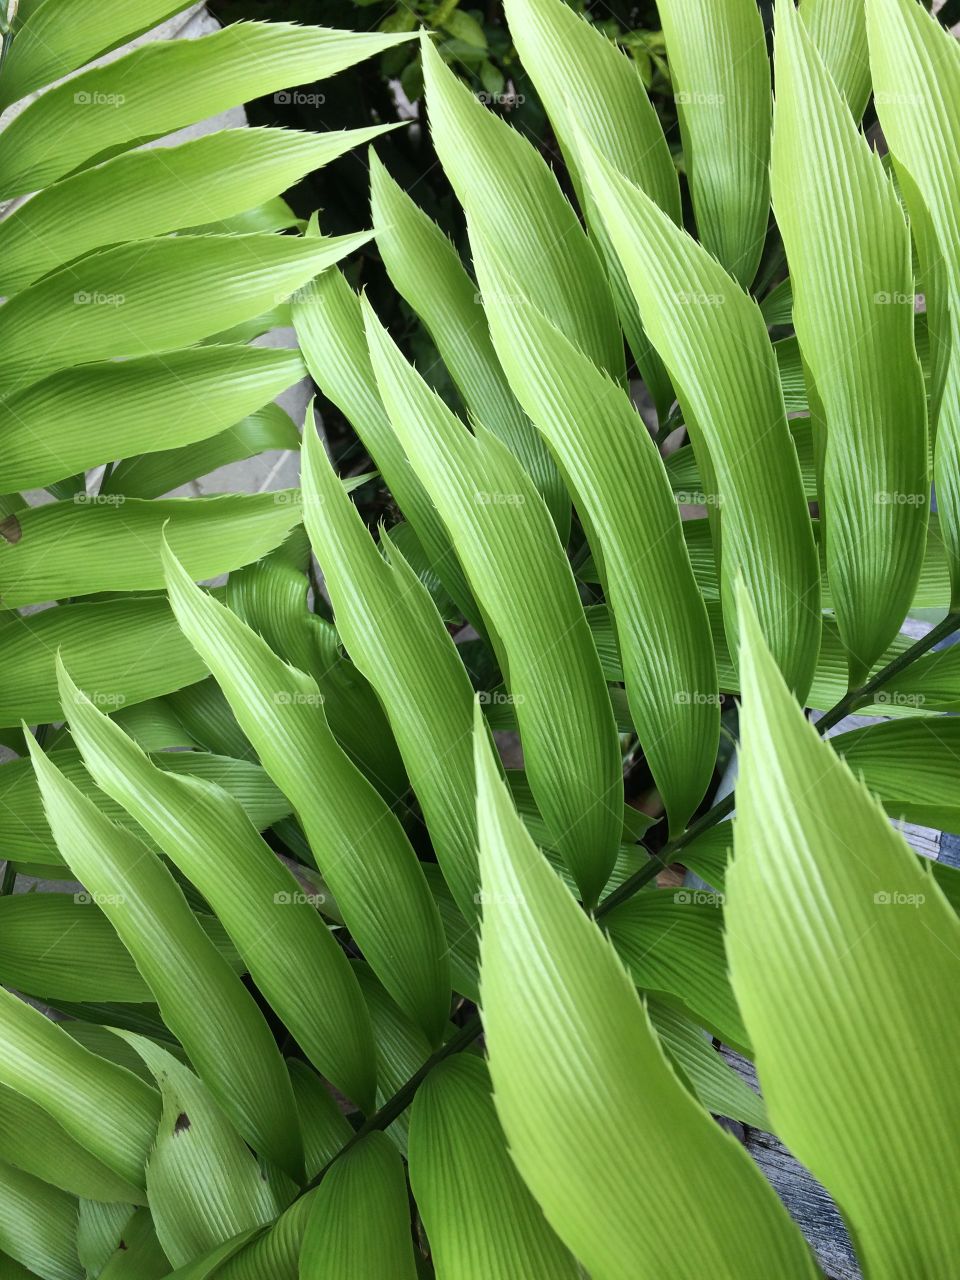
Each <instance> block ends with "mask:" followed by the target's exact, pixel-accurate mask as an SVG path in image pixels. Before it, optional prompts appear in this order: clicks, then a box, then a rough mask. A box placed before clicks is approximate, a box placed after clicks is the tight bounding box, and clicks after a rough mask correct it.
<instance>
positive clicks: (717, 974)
mask: <svg viewBox="0 0 960 1280" xmlns="http://www.w3.org/2000/svg"><path fill="white" fill-rule="evenodd" d="M721 904H722V895H720V894H716V893H710V892H705V891H701V890H699V889H686V888H683V889H652V890H650V891H648V892H646V893H638V894H635V895H634V897H632V898H630V899H629V900H628V901H626V902H624V903H621V905H620V906H618V907H614V909H613V910H612V911H611V912H610V913H609V915H607V916H605V917H604V921H603V927H604V929H605V930H606V932H607V933H608V934H609V936H610V941H611V942H612V943H613V945H614V946H615V947H616V949H617V954H618V955H619V956H620V959H621V960H622V961H623V963H624V964H625V965H626V966H627V968H628V969H629V970H630V976H631V977H632V978H633V980H634V982H635V983H636V984H637V986H638V987H640V989H641V990H643V991H649V992H651V993H652V994H655V995H657V996H659V997H660V998H661V999H663V1000H665V1001H666V1002H668V1003H671V1004H674V1005H677V1006H679V1007H680V1008H681V1009H682V1010H684V1011H685V1012H686V1013H688V1014H689V1015H690V1016H691V1017H693V1018H696V1019H697V1020H698V1021H699V1022H701V1023H703V1024H704V1026H707V1027H709V1028H710V1030H711V1031H712V1032H713V1033H714V1035H716V1036H718V1037H719V1038H720V1039H721V1040H723V1041H724V1043H725V1044H729V1045H731V1046H732V1047H733V1048H735V1049H739V1050H740V1051H741V1052H743V1053H750V1041H749V1038H748V1036H747V1033H746V1031H745V1029H744V1026H743V1022H742V1021H741V1018H740V1013H739V1011H738V1009H737V1002H736V1000H735V999H734V996H733V992H732V991H731V990H730V984H729V982H728V980H727V975H726V965H725V961H724V950H723V911H722V909H721Z"/></svg>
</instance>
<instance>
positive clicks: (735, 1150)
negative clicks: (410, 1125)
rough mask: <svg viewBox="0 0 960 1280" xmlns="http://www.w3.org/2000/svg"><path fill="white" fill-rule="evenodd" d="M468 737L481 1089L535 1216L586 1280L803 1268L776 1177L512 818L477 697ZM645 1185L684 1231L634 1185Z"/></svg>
mask: <svg viewBox="0 0 960 1280" xmlns="http://www.w3.org/2000/svg"><path fill="white" fill-rule="evenodd" d="M475 744H476V763H477V785H478V797H477V815H478V823H479V829H480V867H481V873H482V878H483V886H484V892H485V894H487V895H489V896H488V897H487V901H486V903H485V906H484V920H483V929H482V933H481V948H480V952H481V1000H482V1006H483V1022H484V1029H485V1032H486V1039H487V1051H488V1053H489V1057H490V1074H491V1077H492V1080H493V1097H494V1103H495V1105H496V1108H497V1114H498V1115H499V1117H500V1123H501V1124H502V1126H503V1130H504V1133H505V1134H506V1138H507V1142H508V1144H509V1147H510V1153H511V1155H512V1157H513V1160H514V1163H515V1164H516V1166H517V1168H518V1169H519V1171H520V1174H521V1176H522V1177H523V1179H524V1180H525V1182H526V1183H527V1186H528V1187H529V1188H530V1190H531V1191H532V1193H533V1195H534V1197H535V1198H536V1199H537V1200H538V1201H539V1203H540V1206H541V1208H542V1209H543V1211H544V1214H545V1216H546V1218H547V1221H548V1222H549V1223H550V1224H551V1225H552V1227H553V1229H554V1230H555V1231H556V1233H557V1235H559V1236H560V1238H561V1240H563V1241H564V1243H565V1244H567V1245H568V1247H569V1248H570V1249H572V1251H573V1252H574V1254H575V1255H576V1256H577V1258H579V1260H580V1261H581V1263H583V1265H584V1267H585V1268H586V1269H587V1270H588V1271H589V1272H590V1273H591V1275H593V1276H596V1277H597V1280H643V1278H645V1277H650V1278H651V1280H653V1277H661V1276H664V1275H683V1276H700V1275H712V1276H723V1277H728V1278H729V1280H742V1278H743V1277H744V1276H748V1275H750V1276H761V1275H763V1276H767V1275H769V1276H774V1275H775V1276H784V1277H787V1276H790V1277H793V1276H803V1277H808V1278H809V1280H813V1277H814V1276H815V1274H816V1270H815V1268H814V1266H813V1263H812V1260H811V1258H810V1256H809V1254H808V1252H807V1248H806V1245H805V1243H804V1240H803V1237H802V1236H801V1235H800V1232H799V1230H798V1229H797V1228H796V1227H795V1226H794V1224H793V1223H792V1222H791V1221H790V1218H789V1217H788V1216H787V1213H786V1210H784V1209H783V1207H782V1206H781V1205H780V1203H779V1201H778V1200H777V1197H776V1195H775V1193H774V1191H773V1189H772V1188H771V1187H770V1185H769V1183H767V1182H766V1181H765V1179H764V1177H763V1175H762V1174H761V1173H760V1171H759V1169H758V1168H757V1167H756V1165H754V1164H753V1162H752V1160H751V1159H750V1157H749V1156H748V1155H747V1153H746V1151H745V1150H744V1149H743V1147H741V1146H740V1145H739V1144H738V1143H737V1142H736V1141H734V1139H733V1138H732V1137H731V1136H730V1135H729V1134H727V1133H724V1132H722V1131H721V1130H720V1129H719V1128H717V1126H716V1125H715V1124H714V1122H713V1120H712V1119H711V1118H710V1117H709V1115H708V1114H707V1113H706V1112H705V1111H704V1110H703V1109H702V1108H701V1107H700V1105H699V1103H697V1102H696V1101H695V1100H694V1099H693V1098H692V1097H691V1096H690V1095H689V1093H688V1092H687V1090H686V1089H685V1088H684V1086H683V1085H682V1084H681V1083H680V1081H679V1080H678V1079H677V1077H676V1075H675V1074H674V1072H673V1070H672V1068H671V1067H670V1066H669V1064H668V1063H667V1061H666V1059H665V1057H664V1055H663V1050H662V1049H661V1047H660V1044H659V1041H658V1040H657V1037H656V1033H655V1032H654V1031H653V1028H652V1027H651V1026H650V1022H649V1020H648V1017H647V1013H646V1010H645V1009H644V1007H643V1005H642V1004H641V1002H640V999H639V997H638V996H637V992H636V989H635V988H634V986H633V983H632V982H631V980H630V978H629V977H628V976H627V973H626V971H625V970H624V969H623V968H622V966H621V965H620V962H619V961H618V960H617V958H616V955H615V953H614V951H613V949H612V948H611V947H610V945H609V943H608V942H607V941H606V940H605V939H604V937H603V935H602V934H601V932H600V930H599V929H598V928H597V926H596V925H595V924H594V922H593V921H592V920H591V919H590V918H589V917H588V916H587V915H586V914H585V913H584V912H583V911H581V910H580V908H579V907H578V905H577V903H576V901H575V900H574V898H573V897H572V896H571V894H570V893H568V891H567V890H566V889H565V888H564V886H563V885H562V884H561V882H560V881H559V879H558V878H557V876H556V875H555V874H554V872H553V871H551V869H550V867H549V865H548V863H547V862H546V860H545V859H544V857H543V855H542V854H541V853H540V852H539V850H538V849H537V848H536V846H535V845H534V843H533V841H532V840H531V839H530V837H529V836H528V835H527V833H526V832H525V831H524V829H523V825H522V823H521V821H520V819H519V818H518V817H517V814H516V812H515V810H514V808H513V805H512V804H511V802H510V797H509V794H508V792H507V789H506V787H505V785H504V783H503V782H502V781H501V780H500V778H499V776H498V771H497V768H496V763H495V760H494V757H493V753H492V751H491V748H490V746H489V744H488V742H487V740H486V731H485V729H484V727H483V725H482V720H481V716H480V712H479V707H478V709H477V732H476V738H475ZM519 975H522V977H520V976H519ZM651 1186H669V1187H670V1193H671V1202H672V1204H673V1206H674V1209H675V1211H676V1213H677V1214H678V1215H680V1216H681V1217H682V1220H683V1221H684V1222H685V1223H686V1224H687V1228H688V1229H686V1230H683V1231H677V1230H676V1228H675V1222H674V1221H672V1220H671V1219H670V1218H669V1217H668V1216H666V1215H664V1213H663V1206H662V1203H661V1202H660V1200H659V1198H658V1197H657V1196H655V1195H649V1194H646V1195H644V1194H638V1188H649V1187H651Z"/></svg>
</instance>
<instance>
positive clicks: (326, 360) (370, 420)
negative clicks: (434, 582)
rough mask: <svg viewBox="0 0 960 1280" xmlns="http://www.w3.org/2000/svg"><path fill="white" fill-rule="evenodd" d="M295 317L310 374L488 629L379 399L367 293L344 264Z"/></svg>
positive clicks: (297, 305)
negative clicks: (367, 329)
mask: <svg viewBox="0 0 960 1280" xmlns="http://www.w3.org/2000/svg"><path fill="white" fill-rule="evenodd" d="M293 323H294V325H295V327H296V330H297V339H298V341H299V343H300V346H301V348H302V350H303V358H304V359H305V360H306V362H307V368H308V369H309V370H310V375H311V377H312V378H313V379H314V381H315V382H316V384H317V386H318V387H319V388H320V389H321V391H322V392H323V394H324V395H325V396H327V397H328V398H329V399H330V400H332V401H333V403H334V404H335V405H336V406H337V408H338V409H340V410H341V412H342V413H343V414H344V416H345V417H346V418H347V419H348V420H349V422H350V424H351V425H352V426H353V428H354V430H355V431H356V433H357V435H358V436H359V437H360V439H361V441H362V442H363V446H364V448H365V449H366V450H367V451H368V453H369V454H370V456H371V458H372V459H373V461H374V462H375V463H376V466H377V469H378V470H379V471H380V474H381V475H382V476H383V479H384V481H385V483H386V485H387V487H388V488H389V490H390V493H391V495H392V497H393V500H394V501H395V502H396V503H397V505H398V506H399V507H400V510H401V511H402V512H403V514H404V515H405V517H406V518H407V520H409V521H410V524H411V526H412V527H413V529H414V530H415V532H416V534H417V537H418V538H419V539H420V541H421V542H422V544H423V547H424V550H425V551H426V553H427V555H428V557H429V559H430V562H431V564H432V566H433V568H434V570H435V572H436V574H437V576H438V577H439V578H440V581H441V582H442V583H443V585H444V586H445V587H446V589H447V591H448V592H449V593H450V595H451V596H452V598H453V599H454V600H455V601H456V603H457V605H458V606H459V607H460V609H461V610H462V611H463V613H464V615H465V616H466V617H468V618H469V619H470V620H471V622H473V623H474V625H479V628H482V626H483V624H482V621H481V619H480V617H479V615H478V613H477V610H476V606H475V605H474V604H473V601H472V599H471V596H470V588H469V587H468V586H467V580H466V578H465V577H464V575H463V570H462V569H461V567H460V565H459V564H458V563H457V558H456V556H455V554H454V552H453V548H452V546H451V543H450V536H449V534H448V533H447V531H446V529H445V528H444V525H443V521H442V520H441V518H440V516H439V514H438V513H437V511H436V509H435V508H434V506H433V503H432V502H431V500H430V498H429V496H428V495H427V492H426V490H425V489H424V487H423V484H422V483H421V481H420V480H419V478H418V477H417V475H416V473H415V472H414V470H413V468H412V467H411V466H410V464H409V462H408V461H407V458H406V456H405V454H404V451H403V447H402V445H401V444H400V441H399V440H398V439H397V437H396V435H395V434H394V432H393V428H392V427H391V425H390V419H389V418H388V417H387V413H386V410H385V409H384V407H383V402H382V401H381V399H380V393H379V391H378V389H377V382H376V378H375V377H374V374H373V369H372V367H371V364H370V355H369V353H368V351H367V343H366V338H365V337H364V329H363V313H362V311H361V307H360V299H359V298H358V297H357V295H356V294H355V293H354V292H353V290H352V289H351V288H350V286H349V285H348V284H347V282H346V280H345V279H344V278H343V276H342V275H341V274H340V272H339V271H337V270H330V271H325V272H324V273H323V274H322V275H320V276H318V278H317V279H316V280H314V282H313V283H312V285H311V286H310V289H309V290H301V291H300V293H299V294H298V295H297V297H295V298H294V300H293Z"/></svg>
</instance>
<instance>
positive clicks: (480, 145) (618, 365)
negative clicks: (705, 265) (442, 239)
mask: <svg viewBox="0 0 960 1280" xmlns="http://www.w3.org/2000/svg"><path fill="white" fill-rule="evenodd" d="M420 48H421V54H422V57H423V74H424V83H425V84H426V91H427V104H428V107H429V114H430V131H431V136H432V138H433V144H434V146H435V147H436V150H437V155H438V157H439V158H440V162H441V164H442V165H443V169H444V172H445V174H446V176H447V177H448V178H449V180H450V184H451V186H452V187H453V189H454V192H455V193H456V196H457V199H458V200H459V201H460V204H461V205H463V208H464V209H465V210H466V213H467V220H468V223H469V226H470V229H471V231H472V230H473V228H474V227H476V228H477V229H478V230H479V231H481V232H482V233H483V234H484V235H485V236H486V237H487V238H488V239H490V240H492V241H494V242H495V243H496V244H497V245H498V246H499V248H500V251H501V252H502V254H503V257H504V261H505V263H506V266H507V269H508V270H509V272H510V274H511V275H512V276H513V277H514V278H515V279H516V280H518V281H519V282H520V284H521V286H522V287H523V290H524V293H525V294H526V295H527V296H528V297H529V298H530V299H531V301H532V302H533V303H534V304H535V305H536V306H537V307H539V309H540V310H541V311H542V312H543V313H544V315H546V316H547V317H549V319H551V320H552V321H553V322H554V324H556V326H557V328H558V329H560V331H561V332H562V333H563V334H565V336H566V337H567V338H569V339H570V341H571V342H572V343H573V344H574V346H577V347H579V349H580V350H581V351H583V352H584V354H585V355H587V356H588V357H589V358H590V359H591V360H592V361H593V362H594V364H596V365H598V366H599V368H601V369H605V370H606V371H607V373H609V374H610V376H611V377H612V378H613V379H614V380H616V381H620V382H622V381H623V380H624V377H625V375H624V355H623V338H622V335H621V333H620V326H619V324H618V322H617V314H616V308H615V307H614V303H613V296H612V294H611V292H610V288H609V286H608V285H607V282H606V279H605V276H604V273H603V267H602V265H601V262H600V258H599V256H598V254H597V252H596V250H595V249H594V247H593V245H592V244H591V242H590V241H589V240H588V239H587V237H586V234H585V233H584V231H583V228H582V227H581V225H580V222H579V220H578V219H577V215H576V214H575V213H574V211H573V209H572V208H571V206H570V205H569V204H568V203H567V201H566V200H565V199H564V196H563V193H562V192H561V190H560V187H559V184H558V183H557V179H556V177H555V176H554V174H553V172H552V171H551V169H550V167H549V166H548V165H547V163H546V161H545V160H544V159H543V158H542V157H541V156H540V154H539V153H538V152H537V150H536V148H535V147H533V146H532V145H531V143H529V142H528V141H527V140H526V139H525V138H524V137H522V136H521V134H519V133H518V132H517V131H516V130H514V129H512V128H511V127H510V126H509V125H508V124H506V123H505V122H504V121H503V120H501V119H499V118H498V117H497V116H496V115H495V114H494V113H493V112H492V111H488V110H487V109H486V108H485V107H484V106H483V105H482V104H481V103H480V102H478V101H477V99H476V98H475V97H474V96H473V94H472V93H471V92H470V90H469V89H468V88H467V86H466V85H465V84H463V83H462V82H461V81H460V80H458V78H457V77H456V75H454V73H453V72H452V71H451V70H449V68H447V67H446V66H444V63H443V60H442V59H441V57H440V55H439V53H438V52H437V51H436V49H435V48H434V46H433V44H432V43H431V41H430V38H429V36H426V35H423V36H422V37H421V41H420ZM503 301H504V300H501V299H496V298H489V297H488V298H486V299H485V300H484V308H485V310H487V311H489V309H490V308H491V307H494V306H497V305H501V304H502V302H503Z"/></svg>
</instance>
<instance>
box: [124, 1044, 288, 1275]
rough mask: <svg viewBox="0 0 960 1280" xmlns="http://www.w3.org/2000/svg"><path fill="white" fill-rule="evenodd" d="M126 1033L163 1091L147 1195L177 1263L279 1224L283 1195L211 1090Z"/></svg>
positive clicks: (166, 1247)
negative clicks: (246, 1233)
mask: <svg viewBox="0 0 960 1280" xmlns="http://www.w3.org/2000/svg"><path fill="white" fill-rule="evenodd" d="M120 1034H122V1035H123V1038H124V1039H125V1040H126V1041H127V1042H128V1043H129V1044H131V1045H133V1047H134V1049H136V1051H137V1053H139V1054H140V1056H141V1057H142V1058H143V1060H144V1062H145V1063H146V1064H147V1066H148V1067H149V1068H150V1070H151V1072H152V1073H153V1075H154V1077H155V1078H156V1081H157V1086H158V1088H159V1090H160V1097H161V1099H162V1105H163V1109H162V1113H161V1116H160V1128H159V1130H158V1132H157V1141H156V1145H155V1146H154V1148H153V1150H152V1151H151V1152H150V1158H149V1160H148V1161H147V1194H148V1195H149V1197H150V1209H151V1213H152V1215H153V1221H154V1225H155V1227H156V1230H157V1236H158V1238H159V1240H160V1243H161V1244H162V1245H163V1250H164V1252H165V1253H166V1255H167V1257H168V1258H169V1259H170V1261H171V1263H172V1264H173V1265H174V1266H175V1267H177V1266H184V1265H185V1264H186V1263H188V1262H190V1261H192V1259H193V1258H195V1257H196V1256H197V1255H198V1254H202V1253H204V1252H206V1250H208V1249H211V1248H213V1247H214V1246H215V1245H218V1244H222V1243H223V1242H224V1241H225V1240H229V1239H230V1238H231V1237H233V1236H235V1235H239V1234H240V1232H242V1231H247V1230H249V1229H250V1228H251V1227H256V1226H265V1225H266V1224H267V1223H269V1222H272V1221H273V1219H274V1218H275V1217H276V1216H277V1214H278V1213H279V1211H280V1209H281V1207H282V1204H281V1202H280V1201H279V1199H278V1196H277V1193H276V1191H275V1190H274V1189H273V1188H272V1187H271V1185H270V1184H269V1182H268V1181H267V1179H266V1178H265V1177H264V1176H263V1172H262V1171H261V1169H260V1167H259V1165H258V1164H257V1161H256V1158H255V1157H254V1155H253V1152H252V1151H251V1150H250V1149H249V1147H247V1145H246V1144H245V1143H244V1141H243V1139H242V1138H241V1137H240V1135H239V1134H238V1133H237V1131H236V1130H235V1129H234V1128H233V1127H232V1126H231V1125H230V1124H229V1122H228V1121H227V1119H226V1117H225V1116H224V1115H223V1113H222V1112H221V1110H220V1108H219V1107H218V1106H217V1104H216V1102H215V1101H214V1099H213V1097H212V1096H211V1094H210V1093H209V1092H208V1090H207V1089H206V1088H204V1086H203V1084H202V1083H201V1082H200V1081H199V1080H198V1079H197V1077H196V1076H195V1075H194V1074H193V1072H192V1071H191V1070H190V1069H189V1068H188V1067H185V1066H184V1065H183V1063H181V1062H178V1061H177V1059H176V1058H175V1057H174V1056H173V1055H172V1054H170V1053H168V1052H167V1051H166V1050H165V1049H161V1048H160V1046H159V1045H156V1044H154V1043H153V1042H152V1041H151V1040H148V1039H147V1038H146V1037H145V1036H136V1035H131V1034H129V1033H120Z"/></svg>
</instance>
